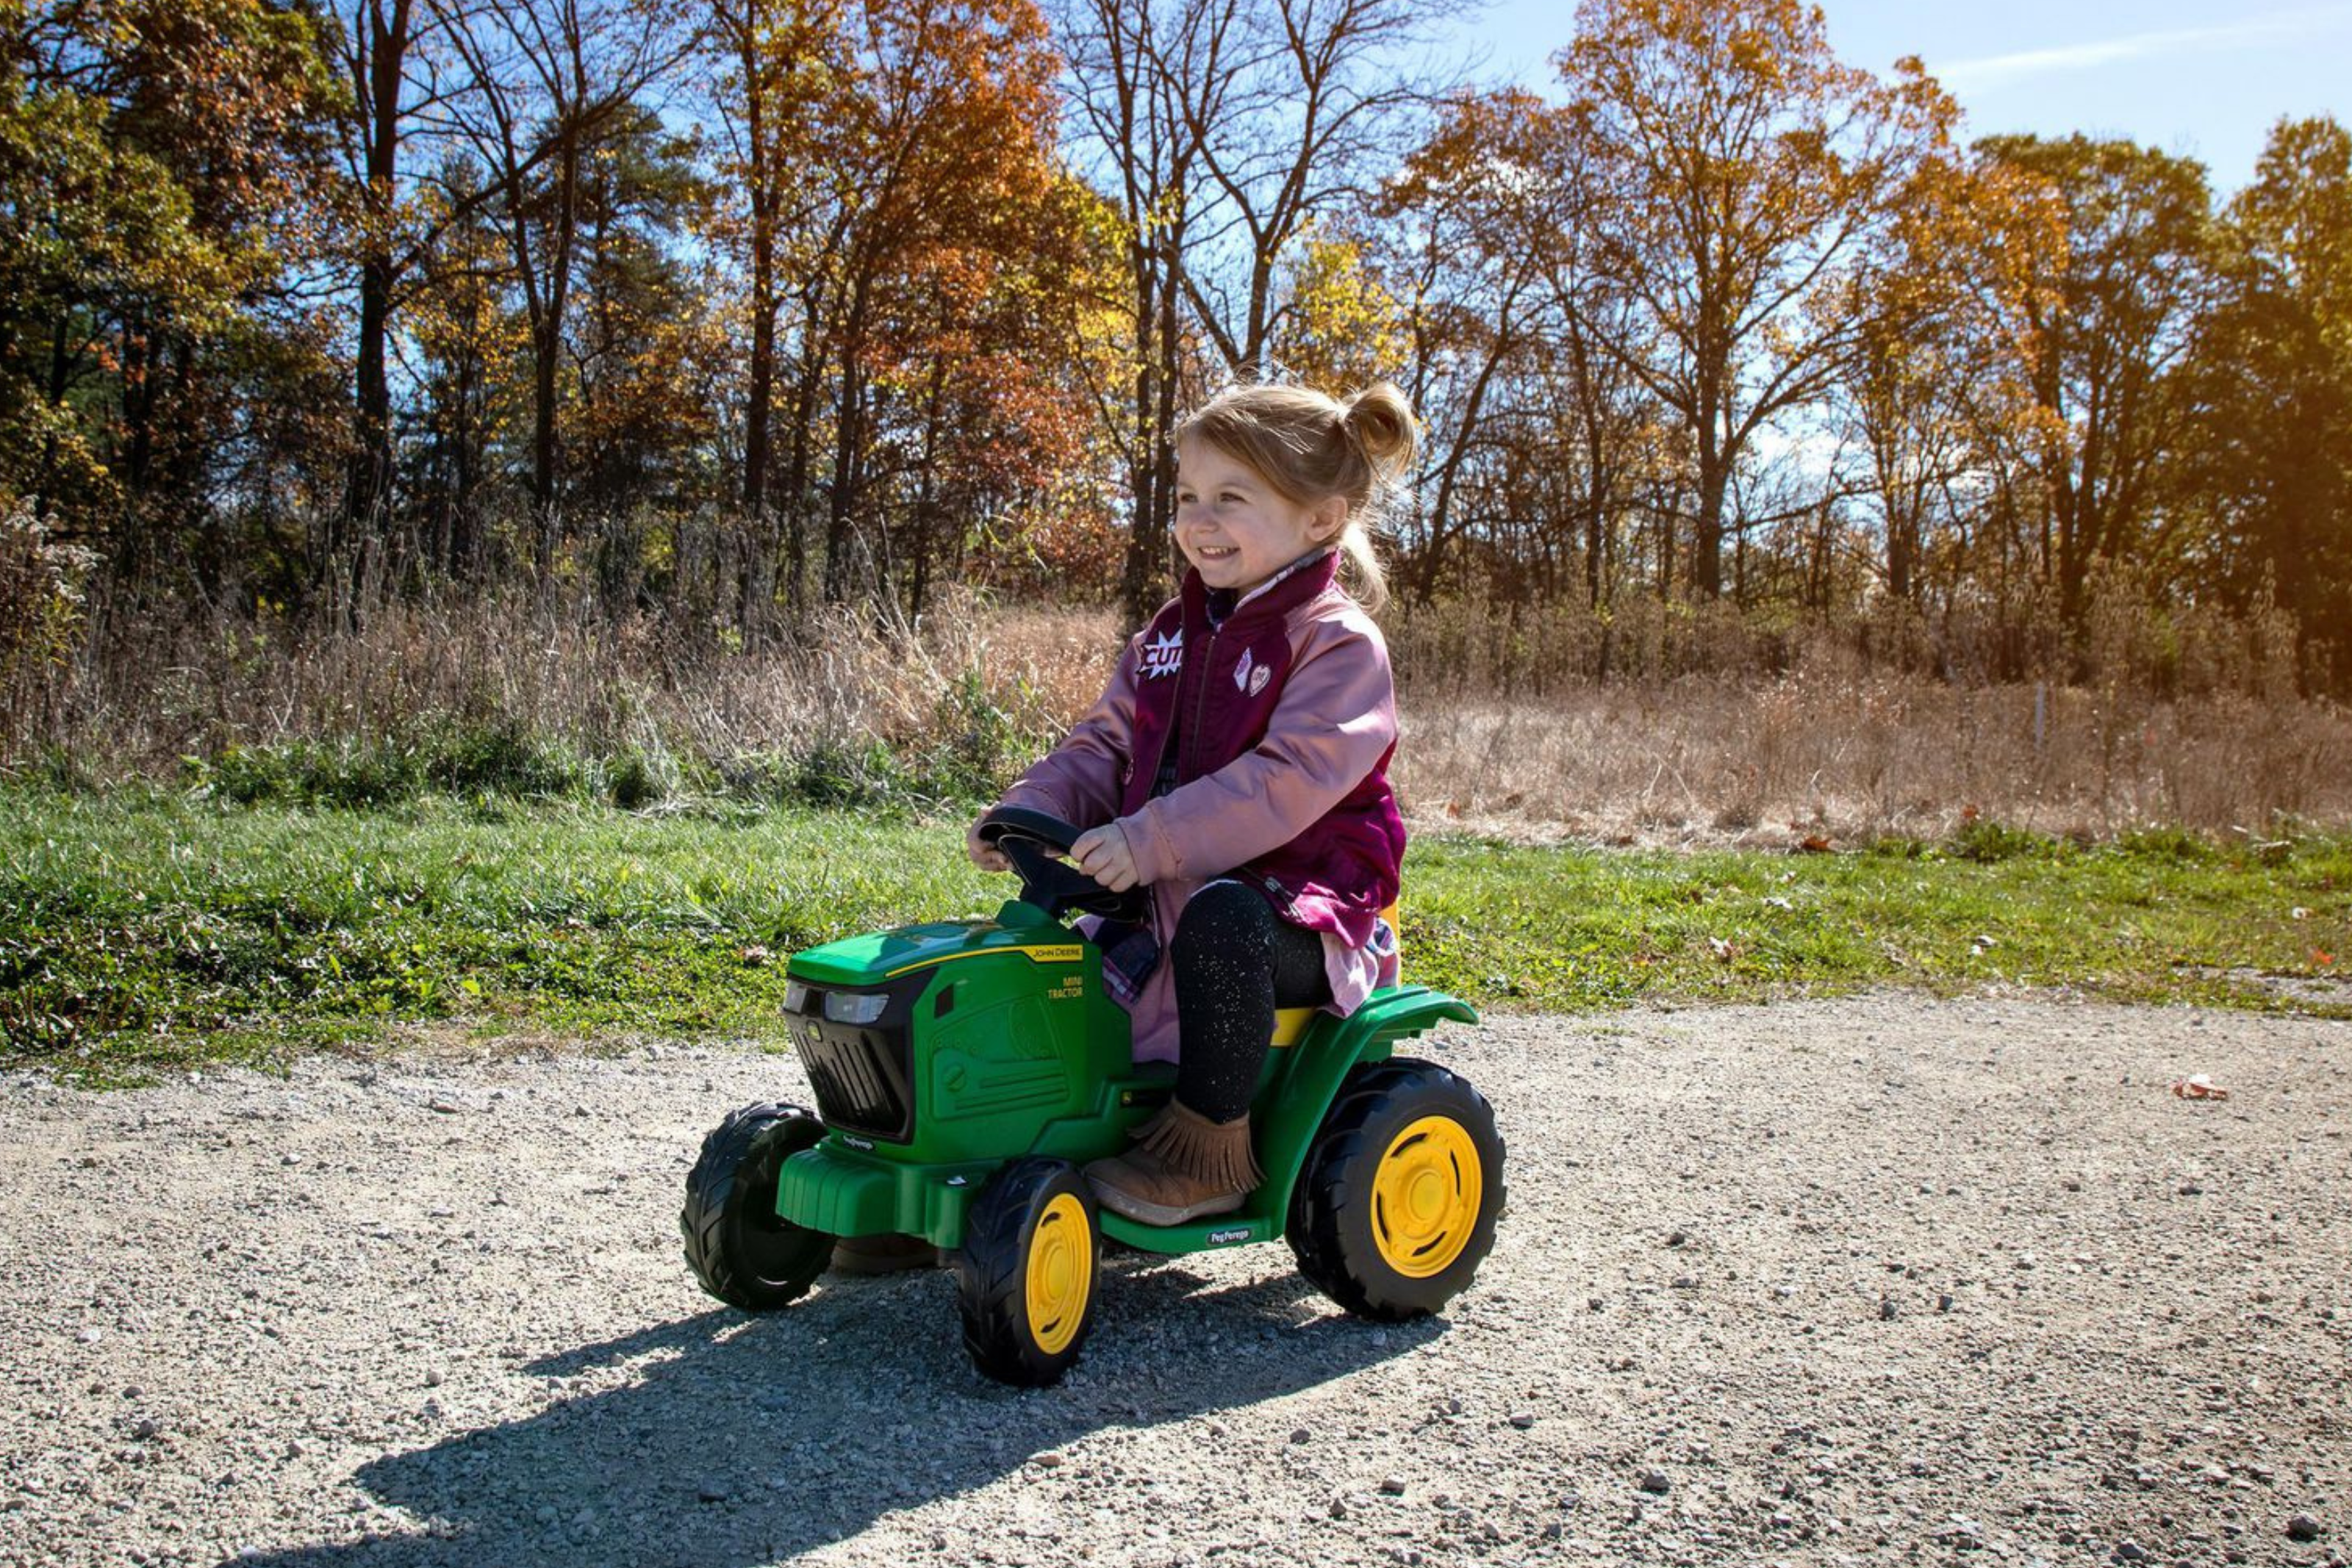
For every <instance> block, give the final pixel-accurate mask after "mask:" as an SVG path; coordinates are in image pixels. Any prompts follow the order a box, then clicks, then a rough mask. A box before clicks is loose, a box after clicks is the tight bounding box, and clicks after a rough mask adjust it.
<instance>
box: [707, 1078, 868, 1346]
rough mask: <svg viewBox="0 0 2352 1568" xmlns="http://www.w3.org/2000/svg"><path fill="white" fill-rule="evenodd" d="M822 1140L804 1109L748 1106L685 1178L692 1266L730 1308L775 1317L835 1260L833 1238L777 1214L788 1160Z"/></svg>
mask: <svg viewBox="0 0 2352 1568" xmlns="http://www.w3.org/2000/svg"><path fill="white" fill-rule="evenodd" d="M822 1137H824V1123H823V1122H821V1121H819V1120H817V1118H816V1117H814V1115H811V1114H810V1113H808V1112H806V1111H804V1110H803V1109H801V1108H800V1107H799V1106H798V1105H746V1106H744V1107H743V1108H742V1109H741V1110H740V1111H737V1112H734V1113H730V1115H729V1116H728V1118H727V1120H725V1121H724V1122H721V1123H720V1124H719V1125H718V1126H717V1127H716V1128H714V1129H712V1131H711V1134H710V1135H709V1137H707V1138H705V1139H703V1140H702V1157H701V1158H699V1159H698V1160H696V1161H695V1162H694V1169H693V1170H691V1171H689V1172H688V1173H687V1177H686V1207H684V1208H683V1209H681V1210H680V1211H679V1212H678V1217H677V1224H678V1228H679V1229H680V1230H682V1231H684V1232H685V1233H686V1262H687V1267H688V1268H690V1269H692V1270H694V1277H695V1278H696V1279H697V1280H699V1281H701V1282H702V1288H703V1289H704V1290H706V1291H709V1292H710V1293H711V1294H712V1295H714V1296H716V1297H718V1298H719V1300H720V1301H725V1302H726V1303H727V1304H728V1305H729V1306H730V1307H740V1308H742V1309H743V1310H744V1311H745V1312H772V1311H774V1310H775V1309H776V1308H778V1307H781V1306H782V1305H784V1303H786V1302H787V1301H794V1300H796V1299H798V1298H799V1297H801V1296H802V1295H804V1294H806V1293H807V1291H808V1288H809V1286H811V1285H812V1284H814V1283H815V1282H816V1277H817V1275H818V1274H819V1273H821V1272H822V1271H823V1270H824V1266H825V1262H826V1260H828V1259H829V1258H831V1257H832V1255H833V1238H832V1237H830V1236H828V1235H826V1234H825V1233H824V1231H822V1230H811V1229H809V1228H807V1227H805V1226H800V1225H794V1224H793V1223H792V1221H790V1220H788V1219H784V1218H781V1217H779V1216H778V1215H777V1213H776V1184H777V1181H778V1179H779V1178H780V1176H781V1175H782V1170H783V1165H784V1161H785V1160H786V1159H787V1158H788V1157H789V1156H791V1155H796V1154H798V1153H799V1152H800V1151H801V1150H803V1149H805V1148H808V1147H810V1146H811V1145H814V1144H815V1143H816V1141H817V1140H818V1139H820V1138H822Z"/></svg>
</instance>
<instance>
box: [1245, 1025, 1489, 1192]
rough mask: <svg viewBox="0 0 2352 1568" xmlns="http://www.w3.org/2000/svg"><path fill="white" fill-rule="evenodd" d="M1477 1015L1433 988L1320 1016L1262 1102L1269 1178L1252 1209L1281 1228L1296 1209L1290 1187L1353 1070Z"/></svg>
mask: <svg viewBox="0 0 2352 1568" xmlns="http://www.w3.org/2000/svg"><path fill="white" fill-rule="evenodd" d="M1477 1021H1478V1014H1477V1011H1476V1009H1474V1008H1472V1007H1471V1006H1470V1004H1469V1003H1467V1002H1465V1001H1462V1000H1460V999H1458V998H1454V997H1450V996H1447V995H1446V994H1445V993H1444V992H1443V991H1439V990H1433V989H1432V988H1429V987H1427V986H1397V987H1393V988H1390V989H1388V990H1384V991H1375V992H1373V993H1372V994H1371V995H1370V997H1368V998H1365V1001H1364V1005H1363V1006H1362V1007H1360V1008H1358V1009H1356V1010H1355V1011H1354V1012H1352V1013H1350V1014H1349V1015H1348V1016H1347V1017H1346V1018H1334V1017H1332V1016H1331V1015H1329V1014H1328V1013H1324V1014H1319V1015H1318V1016H1317V1018H1316V1019H1315V1021H1314V1022H1313V1023H1312V1024H1311V1025H1309V1026H1308V1028H1307V1033H1306V1034H1305V1035H1304V1036H1302V1037H1301V1038H1300V1039H1299V1040H1298V1042H1297V1044H1296V1045H1293V1046H1290V1047H1289V1048H1288V1049H1287V1052H1286V1054H1287V1057H1288V1060H1287V1061H1286V1063H1285V1064H1284V1070H1283V1073H1282V1077H1281V1080H1280V1082H1279V1083H1278V1084H1277V1085H1276V1086H1275V1087H1274V1092H1272V1093H1271V1094H1268V1095H1265V1096H1262V1097H1261V1098H1260V1100H1259V1102H1258V1103H1259V1105H1260V1106H1261V1107H1262V1113H1261V1117H1260V1121H1261V1128H1260V1131H1259V1134H1258V1139H1257V1155H1258V1166H1259V1168H1261V1169H1262V1170H1264V1171H1265V1185H1264V1186H1261V1187H1260V1188H1259V1190H1258V1192H1257V1194H1256V1196H1255V1197H1253V1198H1252V1199H1251V1202H1250V1207H1251V1208H1252V1209H1254V1210H1255V1211H1257V1212H1259V1213H1263V1214H1268V1215H1272V1216H1274V1217H1276V1227H1277V1228H1279V1225H1280V1217H1281V1216H1282V1215H1285V1214H1287V1213H1288V1212H1289V1210H1290V1192H1291V1188H1292V1187H1294V1186H1297V1182H1298V1173H1299V1172H1300V1170H1302V1169H1303V1168H1305V1166H1306V1164H1307V1150H1308V1149H1309V1148H1311V1147H1312V1146H1313V1145H1314V1143H1315V1134H1316V1133H1317V1131H1318V1129H1319V1128H1321V1126H1322V1125H1323V1117H1324V1114H1325V1113H1327V1112H1328V1111H1329V1110H1330V1108H1331V1102H1332V1100H1333V1098H1334V1097H1335V1096H1337V1095H1338V1093H1339V1085H1340V1084H1341V1083H1342V1082H1345V1081H1346V1080H1347V1077H1348V1074H1349V1072H1351V1071H1354V1070H1355V1069H1356V1068H1357V1067H1358V1066H1360V1065H1365V1064H1370V1063H1372V1062H1379V1061H1387V1060H1388V1059H1389V1058H1390V1057H1391V1055H1393V1054H1395V1051H1396V1045H1397V1042H1398V1041H1399V1040H1411V1039H1412V1038H1413V1037H1414V1036H1415V1035H1418V1034H1423V1033H1426V1032H1427V1031H1429V1030H1433V1029H1434V1028H1436V1027H1437V1026H1438V1025H1439V1024H1441V1023H1447V1022H1451V1023H1476V1022H1477Z"/></svg>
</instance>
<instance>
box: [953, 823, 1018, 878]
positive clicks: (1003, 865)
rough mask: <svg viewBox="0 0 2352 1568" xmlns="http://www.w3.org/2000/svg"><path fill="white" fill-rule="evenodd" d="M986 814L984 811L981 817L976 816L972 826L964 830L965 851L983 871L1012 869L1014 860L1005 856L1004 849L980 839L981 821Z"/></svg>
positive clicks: (972, 861)
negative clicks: (984, 842)
mask: <svg viewBox="0 0 2352 1568" xmlns="http://www.w3.org/2000/svg"><path fill="white" fill-rule="evenodd" d="M986 815H987V813H986V812H982V814H981V818H975V819H974V820H973V821H972V824H971V827H969V828H966V829H965V830H964V831H963V852H964V853H966V854H968V855H970V856H971V863H972V864H974V865H976V866H978V867H979V868H980V869H981V870H982V871H1011V870H1012V869H1013V862H1011V861H1009V860H1007V859H1005V858H1004V852H1003V850H1000V849H998V848H997V847H996V846H995V845H994V844H983V843H982V842H981V841H980V823H981V820H982V818H984V817H985V816H986Z"/></svg>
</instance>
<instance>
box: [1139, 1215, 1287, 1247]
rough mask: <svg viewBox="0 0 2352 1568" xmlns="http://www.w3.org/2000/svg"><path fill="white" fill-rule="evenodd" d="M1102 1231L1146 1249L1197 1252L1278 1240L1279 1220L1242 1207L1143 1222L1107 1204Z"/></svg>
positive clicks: (1279, 1238) (1280, 1236)
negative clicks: (1172, 1222) (1229, 1211)
mask: <svg viewBox="0 0 2352 1568" xmlns="http://www.w3.org/2000/svg"><path fill="white" fill-rule="evenodd" d="M1102 1233H1103V1234H1104V1235H1105V1236H1107V1237H1108V1238H1109V1239H1111V1240H1113V1241H1117V1242H1119V1243H1121V1244H1122V1245H1125V1246H1129V1247H1133V1248H1136V1249H1139V1250H1140V1251H1145V1252H1170V1253H1174V1252H1199V1251H1202V1250H1203V1249H1207V1248H1211V1247H1239V1246H1242V1245H1244V1244H1245V1243H1247V1242H1251V1241H1279V1240H1281V1239H1282V1221H1281V1220H1280V1219H1279V1218H1276V1217H1273V1216H1269V1215H1264V1214H1251V1213H1248V1212H1247V1211H1245V1210H1244V1212H1241V1213H1238V1214H1220V1215H1217V1216H1214V1217H1213V1218H1208V1219H1188V1220H1186V1221H1185V1222H1184V1223H1183V1224H1181V1225H1143V1224H1139V1223H1138V1222H1137V1221H1135V1220H1132V1219H1129V1218H1127V1216H1125V1215H1123V1214H1113V1213H1112V1212H1111V1211H1110V1210H1109V1209H1108V1208H1106V1209H1104V1210H1103V1211H1102Z"/></svg>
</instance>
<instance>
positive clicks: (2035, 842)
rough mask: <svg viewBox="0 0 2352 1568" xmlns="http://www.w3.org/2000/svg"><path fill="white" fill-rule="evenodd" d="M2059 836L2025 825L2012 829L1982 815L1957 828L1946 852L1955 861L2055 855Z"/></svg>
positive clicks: (1987, 861) (1992, 860) (1996, 860)
mask: <svg viewBox="0 0 2352 1568" xmlns="http://www.w3.org/2000/svg"><path fill="white" fill-rule="evenodd" d="M2059 848H2060V845H2059V842H2058V841H2057V840H2055V839H2046V838H2043V837H2042V835H2041V834H2040V833H2034V832H2028V831H2026V830H2024V829H2023V828H2012V827H2009V826H2006V825H2004V824H2002V823H2000V822H1996V821H1993V820H1992V819H1991V818H1990V817H1978V818H1975V819H1973V820H1971V821H1964V822H1962V823H1961V824H1960V825H1959V827H1958V829H1956V830H1955V831H1953V833H1952V837H1951V841H1950V842H1949V843H1948V844H1947V845H1946V846H1945V852H1947V853H1948V854H1949V855H1951V856H1952V858H1954V859H1955V860H1964V861H1977V862H1981V863H1984V864H1988V865H1989V864H1992V863H1995V862H2000V861H2011V860H2021V859H2026V858H2029V857H2036V856H2046V855H2053V854H2055V853H2057V852H2058V851H2059Z"/></svg>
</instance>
